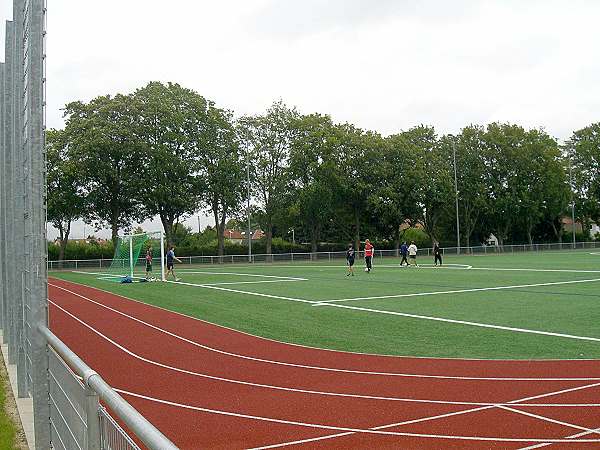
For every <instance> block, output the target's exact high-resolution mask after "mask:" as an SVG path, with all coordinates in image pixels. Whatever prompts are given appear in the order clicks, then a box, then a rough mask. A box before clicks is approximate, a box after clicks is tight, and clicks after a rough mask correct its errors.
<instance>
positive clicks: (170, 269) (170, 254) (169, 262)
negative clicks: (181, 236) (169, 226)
mask: <svg viewBox="0 0 600 450" xmlns="http://www.w3.org/2000/svg"><path fill="white" fill-rule="evenodd" d="M175 261H177V262H178V263H181V260H180V259H179V258H178V257H177V256H175V247H173V246H172V245H171V247H169V251H168V252H167V275H166V276H165V278H168V277H169V274H171V275H173V278H174V279H175V281H181V280H180V279H179V278H177V275H175V270H174V269H173V264H174V262H175Z"/></svg>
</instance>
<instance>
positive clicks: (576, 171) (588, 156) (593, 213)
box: [565, 122, 600, 230]
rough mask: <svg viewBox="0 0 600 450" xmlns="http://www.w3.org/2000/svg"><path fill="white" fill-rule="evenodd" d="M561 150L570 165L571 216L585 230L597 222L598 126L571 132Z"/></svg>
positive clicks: (599, 197) (599, 191)
mask: <svg viewBox="0 0 600 450" xmlns="http://www.w3.org/2000/svg"><path fill="white" fill-rule="evenodd" d="M565 148H566V150H567V156H568V158H569V160H570V162H571V165H572V167H571V170H572V178H573V191H574V195H575V198H574V200H575V204H576V208H575V212H576V214H577V218H579V220H581V223H582V225H583V226H584V230H588V229H589V224H590V222H591V221H595V222H598V221H599V220H600V122H598V123H593V124H591V125H589V126H587V127H585V128H582V129H581V130H577V131H575V132H573V135H572V136H571V138H570V139H569V140H568V141H567V143H566V146H565ZM573 226H575V225H574V224H573Z"/></svg>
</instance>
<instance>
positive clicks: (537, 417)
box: [498, 405, 598, 434]
mask: <svg viewBox="0 0 600 450" xmlns="http://www.w3.org/2000/svg"><path fill="white" fill-rule="evenodd" d="M498 408H500V409H504V410H506V411H510V412H513V413H516V414H521V415H523V416H528V417H533V418H534V419H538V420H541V421H543V422H549V423H555V424H557V425H562V426H565V427H569V428H574V429H576V430H579V431H581V430H583V431H586V432H587V433H596V434H598V432H597V431H595V430H592V429H590V428H586V427H582V426H579V425H575V424H572V423H569V422H563V421H561V420H556V419H552V418H550V417H545V416H540V415H539V414H533V413H530V412H527V411H521V410H520V409H515V408H510V407H508V406H505V405H500V406H498Z"/></svg>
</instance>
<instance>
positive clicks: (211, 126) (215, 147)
mask: <svg viewBox="0 0 600 450" xmlns="http://www.w3.org/2000/svg"><path fill="white" fill-rule="evenodd" d="M232 122H233V121H232V115H231V112H229V111H226V110H223V109H219V108H216V107H215V106H214V105H213V104H212V103H209V104H208V108H207V111H206V122H205V123H203V124H200V123H198V127H197V128H196V129H195V130H194V133H193V134H192V136H191V138H192V142H193V145H194V146H195V152H194V160H193V163H194V169H195V171H196V173H197V174H198V178H199V180H201V182H202V187H201V188H199V189H200V190H199V191H198V194H199V195H200V198H201V200H202V202H203V204H204V205H206V206H207V207H208V208H210V210H211V211H212V213H213V217H214V219H215V228H216V229H217V239H218V255H219V256H222V255H223V254H224V246H225V239H224V236H223V233H224V230H225V223H226V220H227V217H230V216H232V215H233V214H234V213H235V211H236V210H237V208H238V207H239V205H240V203H241V202H242V193H243V186H244V178H245V177H244V167H245V165H244V162H243V158H242V153H241V150H240V145H239V142H238V139H237V136H236V133H235V129H234V126H233V123H232Z"/></svg>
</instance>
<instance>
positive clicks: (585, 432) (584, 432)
mask: <svg viewBox="0 0 600 450" xmlns="http://www.w3.org/2000/svg"><path fill="white" fill-rule="evenodd" d="M598 431H600V428H596V429H595V430H591V432H590V431H583V432H581V433H576V434H572V435H570V436H567V437H566V438H565V439H572V438H578V437H581V436H585V435H586V434H591V433H595V432H598ZM549 445H552V443H551V442H546V443H543V444H537V445H532V446H529V447H523V448H520V449H519V450H533V449H534V448H540V447H547V446H549Z"/></svg>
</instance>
